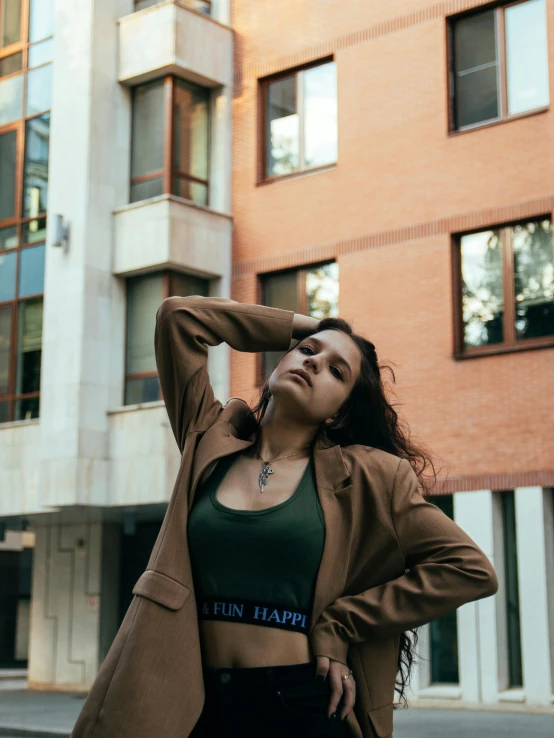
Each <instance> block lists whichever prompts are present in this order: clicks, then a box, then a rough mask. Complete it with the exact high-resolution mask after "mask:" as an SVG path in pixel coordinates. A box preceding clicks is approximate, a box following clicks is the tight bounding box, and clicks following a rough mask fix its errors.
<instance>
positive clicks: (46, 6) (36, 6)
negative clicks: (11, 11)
mask: <svg viewBox="0 0 554 738" xmlns="http://www.w3.org/2000/svg"><path fill="white" fill-rule="evenodd" d="M53 34H54V0H29V43H33V42H34V41H42V39H43V38H48V37H49V36H52V35H53Z"/></svg>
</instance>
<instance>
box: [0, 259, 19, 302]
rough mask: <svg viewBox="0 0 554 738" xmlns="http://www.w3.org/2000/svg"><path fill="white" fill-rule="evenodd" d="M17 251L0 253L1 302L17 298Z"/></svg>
mask: <svg viewBox="0 0 554 738" xmlns="http://www.w3.org/2000/svg"><path fill="white" fill-rule="evenodd" d="M16 270H17V251H8V252H7V253H6V252H4V253H0V302H6V301H7V300H13V299H14V298H15V275H16Z"/></svg>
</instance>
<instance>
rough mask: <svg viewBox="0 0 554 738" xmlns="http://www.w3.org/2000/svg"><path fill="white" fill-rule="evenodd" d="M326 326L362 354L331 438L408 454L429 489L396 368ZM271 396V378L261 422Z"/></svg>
mask: <svg viewBox="0 0 554 738" xmlns="http://www.w3.org/2000/svg"><path fill="white" fill-rule="evenodd" d="M325 330H334V331H342V332H343V333H346V335H348V336H350V338H351V339H352V340H353V341H354V343H355V344H356V345H357V346H358V348H359V350H360V352H361V355H362V363H361V370H360V376H359V378H358V380H357V382H356V384H355V385H354V387H353V388H352V392H351V393H350V396H349V397H348V399H347V400H346V401H345V402H344V403H343V405H342V407H341V408H340V409H339V411H338V413H337V415H336V416H335V418H334V421H333V423H332V425H326V426H324V430H325V433H326V434H327V437H328V438H329V439H330V440H331V441H332V442H333V443H336V444H338V445H339V446H349V445H351V444H354V443H358V444H362V445H364V446H372V447H373V448H378V449H381V450H383V451H388V452H389V453H391V454H394V455H395V456H399V457H401V458H403V459H407V460H408V461H409V462H410V464H411V466H412V468H413V470H414V471H415V473H416V475H417V477H418V479H419V482H420V484H421V486H422V488H423V492H424V494H425V493H427V492H428V491H429V489H430V488H431V487H432V486H434V484H435V483H436V478H437V474H436V471H435V467H434V464H433V460H432V459H431V456H430V454H429V452H428V451H427V450H426V449H425V447H424V446H422V445H420V444H415V443H414V442H413V441H412V440H411V439H410V433H409V429H408V426H407V424H406V423H405V421H403V420H402V419H401V418H399V416H398V413H397V412H396V410H395V409H394V407H393V405H391V404H390V403H389V401H388V399H387V393H389V392H390V393H392V390H391V388H390V387H388V386H385V383H384V382H383V378H382V372H383V370H387V371H388V372H390V374H391V377H392V382H393V383H394V382H395V381H396V377H395V375H394V371H393V369H392V368H391V367H390V366H388V365H382V364H379V362H378V360H377V352H376V351H375V345H374V344H373V343H371V341H368V340H367V339H366V338H364V337H363V336H360V335H358V334H356V333H354V331H353V330H352V326H351V325H350V323H348V322H347V321H346V320H343V319H342V318H324V319H323V320H320V321H319V323H318V325H317V326H316V328H315V329H314V330H313V331H312V332H311V333H310V334H309V335H312V334H313V333H319V332H320V331H325ZM305 337H306V338H307V336H305ZM295 345H296V344H295ZM294 347H295V346H292V347H291V348H290V349H289V351H292V350H293V349H294ZM286 353H288V351H287V352H286ZM270 397H271V395H270V392H269V379H267V380H266V382H265V384H264V386H263V387H262V390H261V394H260V397H259V399H258V402H257V403H256V405H255V406H254V407H253V408H252V413H253V414H254V416H255V417H256V419H257V421H258V423H261V420H262V418H263V416H264V414H265V411H266V409H267V406H268V404H269V400H270ZM428 468H430V469H431V473H430V474H426V473H425V472H426V470H427V469H428ZM431 480H432V481H431ZM417 643H418V629H417V628H413V629H412V630H410V631H407V632H405V633H402V634H401V636H400V644H399V650H398V666H397V678H396V691H397V692H398V696H399V700H400V701H401V702H403V703H404V704H407V699H406V687H407V686H408V685H409V683H410V678H411V674H412V667H413V665H414V663H416V661H417V658H418V654H417V653H416V650H415V648H416V646H417Z"/></svg>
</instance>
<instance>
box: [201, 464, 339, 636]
mask: <svg viewBox="0 0 554 738" xmlns="http://www.w3.org/2000/svg"><path fill="white" fill-rule="evenodd" d="M236 458H237V454H233V455H231V456H228V457H223V458H222V459H220V460H219V461H218V463H217V465H216V467H215V469H214V470H213V471H212V472H211V474H210V475H209V477H208V479H207V480H206V482H205V483H204V485H203V486H202V487H199V488H198V490H197V492H196V495H195V499H194V503H193V507H192V509H191V511H190V513H189V519H188V524H187V532H188V545H189V551H190V556H191V565H192V574H193V579H194V589H195V594H196V604H197V608H198V616H199V617H200V618H202V619H207V620H227V621H233V622H244V623H250V624H254V625H263V626H267V627H274V628H284V629H286V630H294V631H298V632H302V633H307V632H308V626H309V622H308V621H309V615H310V612H311V606H312V601H313V594H314V589H315V583H316V578H317V573H318V570H319V565H320V561H321V556H322V554H323V545H324V541H325V521H324V518H323V511H322V509H321V505H320V502H319V498H318V493H317V486H316V480H315V471H314V464H313V459H310V461H309V463H308V465H307V466H306V470H305V472H304V474H303V476H302V479H301V480H300V483H299V484H298V487H297V488H296V490H295V492H294V493H293V495H292V497H290V498H289V499H288V500H285V502H282V503H280V504H279V505H274V506H273V507H269V508H267V509H265V510H254V511H250V510H234V509H232V508H229V507H226V506H224V505H222V504H221V503H220V502H219V501H218V500H217V498H216V493H217V489H218V487H219V485H220V484H221V482H222V480H223V478H224V477H225V475H226V474H227V472H228V471H229V469H230V468H231V465H232V464H233V462H234V461H235V459H236ZM270 483H271V482H270Z"/></svg>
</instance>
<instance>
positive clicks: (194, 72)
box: [119, 0, 233, 87]
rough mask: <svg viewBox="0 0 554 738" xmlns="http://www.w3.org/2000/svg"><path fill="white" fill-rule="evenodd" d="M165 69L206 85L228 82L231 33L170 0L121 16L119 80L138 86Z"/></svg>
mask: <svg viewBox="0 0 554 738" xmlns="http://www.w3.org/2000/svg"><path fill="white" fill-rule="evenodd" d="M165 74H174V75H176V76H177V77H182V78H183V79H188V80H189V81H190V82H195V83H196V84H199V85H202V86H205V87H219V86H225V87H230V86H231V85H232V75H233V32H232V30H231V29H230V28H229V27H228V26H225V25H223V24H222V23H219V21H216V20H214V19H213V18H210V17H209V16H205V15H203V14H202V13H198V12H196V11H194V10H191V9H189V8H186V7H184V6H182V5H179V4H177V3H176V2H173V0H168V2H164V3H160V4H159V5H154V6H153V7H151V8H146V9H145V10H141V11H138V12H136V13H132V14H131V15H127V16H125V17H123V18H121V19H120V20H119V81H120V82H122V83H124V84H126V85H137V84H140V83H141V82H145V81H147V80H149V79H154V78H155V77H162V76H163V75H165Z"/></svg>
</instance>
